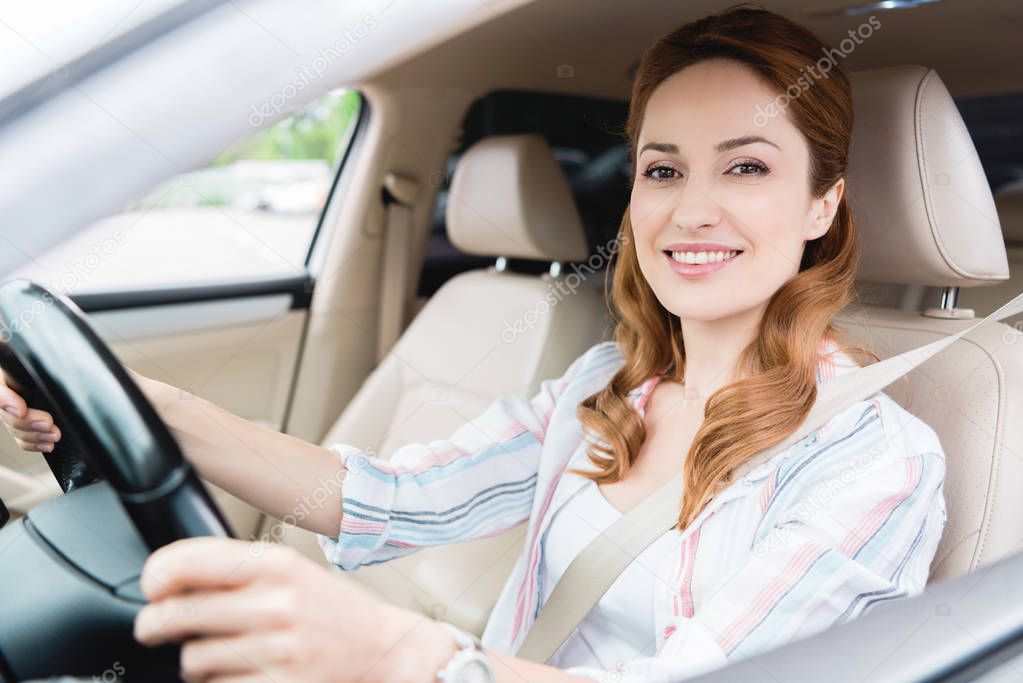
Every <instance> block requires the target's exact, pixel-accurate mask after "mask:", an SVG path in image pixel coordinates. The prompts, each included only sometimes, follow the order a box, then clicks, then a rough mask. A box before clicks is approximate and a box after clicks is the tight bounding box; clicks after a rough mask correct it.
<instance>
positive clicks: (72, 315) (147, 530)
mask: <svg viewBox="0 0 1023 683" xmlns="http://www.w3.org/2000/svg"><path fill="white" fill-rule="evenodd" d="M0 367H2V368H3V370H4V372H5V373H6V374H7V375H8V376H9V377H11V378H12V379H13V380H14V381H15V382H16V383H17V384H18V385H19V386H18V387H17V390H18V391H19V392H20V393H22V395H23V396H24V397H25V399H26V402H28V404H29V405H30V406H31V407H33V408H39V409H43V410H46V411H48V412H50V413H51V414H53V416H54V420H55V422H56V423H57V425H58V426H59V427H60V429H61V435H62V436H61V440H60V442H58V443H57V444H56V445H55V447H54V449H53V451H52V452H51V453H50V454H47V464H48V465H49V466H50V468H51V470H52V471H53V473H54V476H55V477H56V478H57V480H58V483H59V484H60V485H61V488H62V489H63V490H64V491H65V492H68V491H71V490H73V489H75V488H81V487H83V486H85V485H87V484H89V483H91V482H93V481H95V480H97V479H99V478H102V479H104V480H106V481H107V482H108V483H109V484H110V485H111V487H112V488H113V489H114V490H115V491H116V493H117V496H118V498H119V499H120V501H121V503H122V504H123V505H124V507H125V511H126V512H127V513H128V515H129V516H130V517H131V519H132V522H133V523H134V525H135V527H136V529H137V530H138V532H139V534H140V536H141V537H142V538H143V540H144V541H145V543H146V545H147V546H148V547H149V548H150V550H155V549H156V548H159V547H161V546H163V545H166V544H167V543H170V542H172V541H175V540H178V539H181V538H190V537H195V536H223V537H233V534H232V533H231V530H230V528H229V526H228V524H227V522H226V520H225V519H224V516H223V514H222V513H221V512H220V510H219V509H218V507H217V505H216V503H215V502H214V501H213V499H212V497H211V496H210V495H209V492H208V491H207V490H206V488H205V487H204V486H203V484H202V482H201V481H200V480H199V478H198V476H197V475H196V473H195V471H194V470H193V468H192V467H191V466H190V464H189V463H188V461H187V460H185V458H184V457H183V456H182V453H181V449H180V447H179V446H178V444H177V442H176V441H175V440H174V438H173V436H172V435H171V433H170V431H169V429H168V428H167V426H166V424H164V422H163V420H161V419H160V417H159V415H158V414H157V412H156V410H155V409H154V408H153V406H152V405H151V404H150V403H149V401H148V400H147V399H146V397H145V395H144V394H143V393H142V391H141V389H139V387H138V386H137V385H136V384H135V382H134V381H132V379H131V377H130V376H129V375H128V373H127V371H126V370H125V369H124V367H123V366H122V365H121V363H120V362H119V361H118V360H117V359H116V358H115V357H114V355H113V353H112V352H111V351H110V350H109V349H108V348H107V346H106V344H104V343H103V341H102V340H101V339H100V338H99V336H98V335H97V334H96V333H95V331H94V330H93V329H92V327H91V325H90V324H89V322H88V320H87V319H86V317H85V315H84V313H83V312H82V311H81V309H79V308H78V306H77V305H75V303H74V302H73V301H71V300H70V299H68V298H67V297H64V296H62V295H59V294H55V293H53V292H51V291H50V290H48V289H47V288H45V287H43V286H42V285H39V284H38V283H35V282H32V281H30V280H24V279H18V280H11V281H8V282H5V283H4V284H2V285H0Z"/></svg>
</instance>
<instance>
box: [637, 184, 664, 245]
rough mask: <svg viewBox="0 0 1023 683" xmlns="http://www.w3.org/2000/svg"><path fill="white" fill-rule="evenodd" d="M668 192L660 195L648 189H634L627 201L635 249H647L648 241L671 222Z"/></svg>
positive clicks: (662, 192)
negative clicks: (635, 243)
mask: <svg viewBox="0 0 1023 683" xmlns="http://www.w3.org/2000/svg"><path fill="white" fill-rule="evenodd" d="M668 195H669V192H668V191H663V190H662V191H661V192H660V193H658V192H654V191H651V190H650V189H649V188H641V187H635V188H633V190H632V195H631V197H630V199H629V217H630V219H631V220H632V231H633V233H635V235H636V241H637V242H638V243H639V244H637V247H638V248H639V249H643V247H644V246H647V247H649V246H650V244H649V242H650V240H653V239H655V238H656V236H657V234H658V233H659V232H660V231H661V230H662V229H663V228H664V226H665V225H667V223H668V222H669V221H670V220H671V201H670V199H669V197H668Z"/></svg>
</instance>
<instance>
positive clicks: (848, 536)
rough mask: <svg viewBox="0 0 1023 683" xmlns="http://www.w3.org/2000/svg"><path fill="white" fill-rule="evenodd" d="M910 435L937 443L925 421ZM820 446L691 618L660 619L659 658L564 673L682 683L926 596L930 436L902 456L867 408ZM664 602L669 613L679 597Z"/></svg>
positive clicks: (930, 552)
mask: <svg viewBox="0 0 1023 683" xmlns="http://www.w3.org/2000/svg"><path fill="white" fill-rule="evenodd" d="M860 405H861V406H862V404H860ZM861 410H862V407H861ZM907 415H908V413H907ZM885 419H886V420H887V419H888V416H887V415H886V416H885ZM910 419H911V420H916V418H915V417H912V416H910ZM905 428H906V429H910V430H912V429H918V430H919V429H923V430H926V431H927V433H928V434H933V431H931V430H930V427H928V426H926V425H925V424H923V423H922V422H917V423H916V424H915V426H914V425H909V426H908V427H905ZM825 441H826V443H824V444H823V445H820V446H819V447H816V448H814V449H813V450H812V451H811V452H809V454H808V457H801V458H798V459H796V460H797V462H795V463H793V464H791V465H786V463H783V464H782V466H781V467H780V468H779V471H778V472H777V478H776V479H775V481H774V482H773V483H774V485H775V486H776V487H777V488H776V489H775V492H774V495H773V496H772V497H771V500H770V503H769V504H768V505H767V507H766V510H765V516H764V523H763V524H762V525H761V527H760V529H759V530H758V533H757V535H756V541H755V542H754V544H753V547H752V548H750V550H749V551H748V553H747V554H746V556H745V557H744V558H743V559H742V560H741V561H740V562H739V563H738V565H737V566H736V568H735V569H734V570H733V571H731V572H728V574H727V575H726V576H722V577H721V578H720V580H719V581H716V585H715V586H714V587H713V588H712V589H711V590H710V591H709V594H708V596H707V597H706V598H705V599H703V600H702V604H697V605H696V606H695V609H694V610H693V611H692V613H691V614H692V616H691V617H670V618H669V619H667V620H666V621H667V623H666V624H664V626H663V629H662V630H661V632H660V633H658V647H657V651H656V654H655V656H653V657H646V656H645V657H638V658H636V659H634V660H632V661H629V662H626V663H624V666H622V667H621V669H620V670H608V671H604V670H600V669H595V668H592V667H572V668H567V669H565V671H566V672H567V673H574V674H576V675H579V676H582V677H584V678H589V679H593V680H598V681H615V682H616V683H623V682H624V683H639V682H640V681H642V682H644V683H650V682H653V681H658V682H661V681H665V682H666V681H679V680H683V679H685V678H689V677H691V676H695V675H697V674H699V673H703V672H706V671H709V670H711V669H716V668H718V667H721V666H725V665H726V664H729V663H732V662H735V661H739V660H741V659H745V658H747V657H750V656H753V655H755V654H758V653H760V652H763V651H766V650H769V649H772V648H774V647H777V646H780V645H782V644H784V643H787V642H791V641H793V640H797V639H800V638H802V637H806V636H809V635H812V634H814V633H816V632H818V631H822V630H824V629H826V628H828V627H829V626H832V625H834V624H838V623H842V622H845V621H848V620H850V619H853V618H855V617H857V616H859V615H860V614H862V613H863V612H864V610H866V609H867V608H868V607H870V606H871V605H875V604H879V603H882V602H885V601H889V600H893V599H897V598H900V597H907V596H910V595H915V594H918V593H920V592H922V591H923V589H924V585H925V583H926V581H927V577H928V575H929V568H930V563H931V561H932V559H933V557H934V555H935V553H936V552H937V546H938V542H939V540H940V538H941V534H942V531H943V529H944V526H945V520H946V508H945V499H944V494H943V491H942V488H943V483H944V476H945V459H944V454H943V453H942V452H941V450H940V444H938V445H937V446H935V444H937V437H936V436H934V437H933V439H931V438H927V439H920V440H918V441H917V442H918V444H925V445H927V446H928V448H927V449H926V450H919V451H914V450H905V446H906V445H907V443H911V442H912V439H909V440H907V439H906V433H905V431H904V429H901V428H900V427H899V426H894V429H892V428H891V427H890V429H889V431H888V432H887V433H886V431H885V429H884V427H883V426H882V420H881V419H880V415H879V413H878V411H877V410H876V409H874V410H873V411H867V412H866V413H865V414H864V417H863V418H862V419H861V420H860V421H859V422H857V424H856V425H854V427H853V429H852V430H849V431H848V432H847V433H846V434H843V435H839V436H838V437H836V438H834V439H828V440H825ZM661 595H662V596H667V597H666V598H664V599H667V600H668V601H669V602H670V601H671V600H672V597H673V596H678V595H679V592H678V591H677V589H675V588H671V589H665V590H664V591H663V592H662V593H661ZM668 613H669V614H674V610H672V609H669V610H668Z"/></svg>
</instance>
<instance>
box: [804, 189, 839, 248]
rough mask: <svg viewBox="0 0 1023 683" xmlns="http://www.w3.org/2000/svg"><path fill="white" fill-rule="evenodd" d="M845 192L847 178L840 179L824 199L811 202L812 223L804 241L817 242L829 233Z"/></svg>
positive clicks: (826, 193)
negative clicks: (816, 240)
mask: <svg viewBox="0 0 1023 683" xmlns="http://www.w3.org/2000/svg"><path fill="white" fill-rule="evenodd" d="M844 191H845V178H839V179H838V180H837V181H836V182H835V184H834V185H832V186H831V188H830V189H829V190H828V191H827V192H825V193H824V196H823V197H820V198H819V199H818V198H815V199H813V200H812V201H811V202H810V223H809V225H808V226H807V231H806V235H805V236H804V239H806V240H807V241H809V240H815V239H817V238H818V237H821V236H822V235H824V234H825V233H827V231H828V228H830V227H831V223H832V222H833V221H834V220H835V214H836V213H838V204H839V202H840V201H841V200H842V193H843V192H844Z"/></svg>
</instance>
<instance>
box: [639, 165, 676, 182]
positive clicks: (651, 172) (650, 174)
mask: <svg viewBox="0 0 1023 683" xmlns="http://www.w3.org/2000/svg"><path fill="white" fill-rule="evenodd" d="M660 171H668V172H670V173H677V171H676V170H675V169H673V168H672V167H671V166H651V167H650V168H648V169H647V170H645V171H643V173H642V175H643V176H644V177H646V178H649V179H650V180H652V181H653V182H655V183H666V182H668V181H669V180H674V178H672V177H670V176H664V175H658V174H659V172H660Z"/></svg>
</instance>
